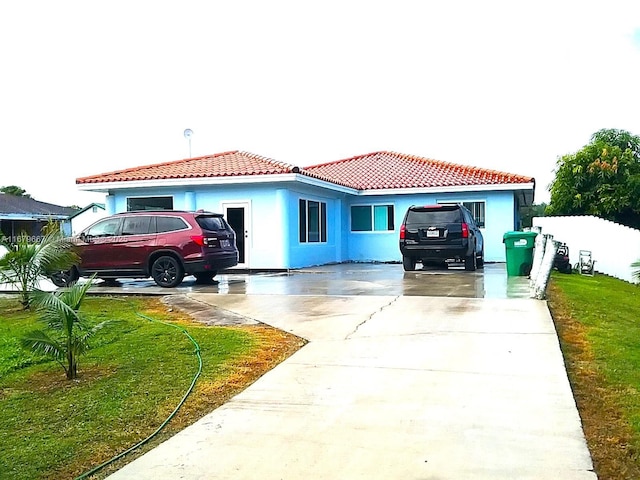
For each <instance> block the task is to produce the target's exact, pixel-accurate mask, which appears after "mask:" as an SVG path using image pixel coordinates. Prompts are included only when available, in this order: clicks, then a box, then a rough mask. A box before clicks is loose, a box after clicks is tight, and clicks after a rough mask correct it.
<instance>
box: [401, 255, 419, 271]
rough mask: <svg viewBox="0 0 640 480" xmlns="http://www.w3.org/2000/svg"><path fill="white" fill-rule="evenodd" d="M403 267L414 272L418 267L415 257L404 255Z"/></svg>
mask: <svg viewBox="0 0 640 480" xmlns="http://www.w3.org/2000/svg"><path fill="white" fill-rule="evenodd" d="M402 267H403V268H404V270H405V271H406V272H412V271H414V270H415V269H416V259H415V258H413V257H407V256H403V257H402Z"/></svg>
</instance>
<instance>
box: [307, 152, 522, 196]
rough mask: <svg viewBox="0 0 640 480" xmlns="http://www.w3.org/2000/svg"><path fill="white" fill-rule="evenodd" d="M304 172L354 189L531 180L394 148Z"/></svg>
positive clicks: (311, 168) (490, 183)
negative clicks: (398, 150) (405, 152)
mask: <svg viewBox="0 0 640 480" xmlns="http://www.w3.org/2000/svg"><path fill="white" fill-rule="evenodd" d="M304 173H305V174H307V175H310V176H318V177H323V178H329V179H332V181H333V182H334V183H339V184H341V185H345V186H349V187H351V188H355V189H357V190H378V189H390V188H429V187H453V186H467V185H496V184H514V183H533V182H534V179H533V178H532V177H525V176H522V175H515V174H512V173H505V172H498V171H495V170H488V169H485V168H478V167H470V166H466V165H458V164H455V163H449V162H443V161H440V160H433V159H430V158H423V157H417V156H414V155H405V154H402V153H395V152H375V153H369V154H366V155H359V156H357V157H351V158H347V159H345V160H338V161H335V162H329V163H323V164H321V165H314V166H311V167H305V169H304Z"/></svg>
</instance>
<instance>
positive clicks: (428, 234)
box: [427, 230, 440, 238]
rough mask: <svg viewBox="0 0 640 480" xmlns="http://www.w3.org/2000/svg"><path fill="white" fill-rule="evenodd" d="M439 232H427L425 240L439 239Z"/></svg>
mask: <svg viewBox="0 0 640 480" xmlns="http://www.w3.org/2000/svg"><path fill="white" fill-rule="evenodd" d="M439 236H440V232H439V231H438V230H427V238H433V237H436V238H437V237H439Z"/></svg>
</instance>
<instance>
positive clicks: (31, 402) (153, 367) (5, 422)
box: [0, 297, 302, 479]
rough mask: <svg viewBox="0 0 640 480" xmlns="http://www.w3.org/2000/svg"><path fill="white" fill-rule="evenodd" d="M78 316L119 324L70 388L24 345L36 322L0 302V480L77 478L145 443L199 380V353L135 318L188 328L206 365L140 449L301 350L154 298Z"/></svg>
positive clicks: (105, 300)
mask: <svg viewBox="0 0 640 480" xmlns="http://www.w3.org/2000/svg"><path fill="white" fill-rule="evenodd" d="M82 310H83V311H84V312H86V314H87V318H88V319H89V320H90V322H91V323H98V322H100V321H102V320H105V319H115V320H118V322H117V323H114V324H112V325H109V326H108V327H107V328H105V329H104V330H101V331H100V332H99V333H98V334H97V335H96V336H95V337H94V338H93V339H92V342H91V346H92V349H91V350H90V351H89V353H88V354H87V355H85V356H83V357H81V358H80V361H79V368H78V371H79V378H78V379H77V380H72V381H69V380H66V378H65V374H64V371H63V369H62V367H60V366H59V365H58V364H57V363H55V362H53V361H51V360H49V359H48V358H46V357H42V356H39V355H35V354H32V353H30V352H28V351H25V350H24V349H23V348H22V347H21V346H20V337H21V336H22V335H24V334H25V333H27V332H28V331H31V330H33V329H35V328H42V324H40V322H38V321H37V320H36V317H35V315H34V314H33V313H32V312H28V311H24V310H22V308H21V305H20V304H19V302H18V301H17V299H16V298H15V297H13V298H0V312H1V313H0V412H1V414H0V478H11V479H49V478H51V479H54V478H55V479H58V478H73V477H76V476H78V475H80V474H82V473H83V472H86V471H88V470H90V469H91V468H93V467H95V466H96V465H99V464H100V463H102V462H104V461H106V460H108V459H110V458H112V457H113V456H115V455H117V454H118V453H120V452H122V451H124V450H126V449H127V448H129V447H131V446H132V445H135V444H136V443H138V442H139V441H141V440H142V439H144V438H146V437H147V436H148V435H149V434H151V433H152V432H153V431H155V430H156V429H157V428H158V426H160V425H161V423H162V422H163V421H164V420H165V419H166V418H167V417H168V416H169V414H170V413H171V412H172V411H173V409H174V408H175V407H176V406H177V405H178V403H179V401H180V399H181V398H182V396H183V395H184V394H185V392H186V391H187V389H188V388H189V385H190V384H191V382H192V380H193V377H194V375H195V374H196V372H197V369H198V360H197V357H196V356H195V353H194V352H195V347H194V345H193V344H192V343H191V342H190V341H189V339H188V338H187V337H186V335H184V333H182V332H181V331H180V330H178V329H176V328H172V327H170V326H168V325H163V324H161V323H156V322H153V321H150V320H147V319H145V318H142V317H140V316H138V315H137V314H136V312H140V313H142V314H144V315H146V316H148V317H150V318H153V319H156V320H160V321H165V322H167V321H168V322H174V323H177V324H179V325H181V326H182V327H184V328H185V329H186V330H187V331H188V332H189V334H190V335H191V336H192V337H193V338H194V339H195V340H196V342H197V343H198V344H199V345H200V349H201V354H202V357H203V371H202V375H201V376H200V378H199V380H198V382H197V384H196V388H195V390H194V391H193V393H192V394H191V395H190V396H189V397H188V399H187V401H186V402H185V404H184V406H183V407H182V408H181V410H180V411H179V413H178V414H177V415H176V417H174V419H173V420H172V421H171V422H170V423H169V424H168V425H167V427H166V428H165V429H164V430H163V431H162V433H161V434H160V435H159V436H158V437H157V439H156V440H154V442H152V443H150V444H149V445H148V446H147V447H146V450H148V449H149V448H151V447H152V446H153V445H156V444H157V443H159V442H160V441H161V440H163V439H166V438H167V437H168V436H170V435H172V434H174V433H176V432H177V431H179V430H181V429H182V428H184V427H185V426H186V425H188V424H190V423H193V422H194V421H195V420H197V419H198V418H200V417H202V416H203V415H204V414H206V413H208V412H209V411H211V410H213V409H214V408H216V407H217V406H219V405H221V404H222V403H224V401H225V400H227V399H228V398H229V397H231V396H232V395H234V394H236V393H238V392H239V391H240V390H241V389H243V388H244V387H246V386H247V385H248V384H249V383H251V382H253V381H254V380H255V379H257V378H258V377H259V376H261V375H262V374H264V373H265V372H266V371H268V370H269V369H271V368H273V366H275V365H276V364H277V363H279V362H281V361H282V360H283V359H285V358H286V357H287V356H289V355H291V354H292V353H293V352H294V351H296V350H297V349H298V348H299V347H300V346H301V345H302V341H301V340H300V339H299V338H297V337H295V336H293V335H290V334H287V333H284V332H281V331H279V330H277V329H273V328H270V327H267V326H242V327H209V326H204V325H202V324H199V323H195V322H194V321H192V320H191V319H190V318H189V317H188V316H186V315H184V314H181V313H179V312H170V311H168V309H167V307H166V306H165V305H163V304H162V303H161V302H160V300H159V299H156V298H141V297H130V298H125V299H122V298H114V297H89V298H87V299H85V303H83V307H82ZM132 458H133V456H132ZM129 460H131V458H127V459H126V461H129ZM121 464H122V463H120V465H121ZM114 468H115V467H114ZM109 470H113V468H110V469H105V471H107V472H108V471H109ZM104 474H105V472H102V475H104Z"/></svg>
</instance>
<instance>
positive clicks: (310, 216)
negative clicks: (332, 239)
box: [299, 199, 327, 243]
mask: <svg viewBox="0 0 640 480" xmlns="http://www.w3.org/2000/svg"><path fill="white" fill-rule="evenodd" d="M299 210H300V243H318V242H326V241H327V204H326V203H324V202H316V201H313V200H304V199H300V201H299Z"/></svg>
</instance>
